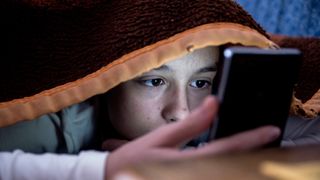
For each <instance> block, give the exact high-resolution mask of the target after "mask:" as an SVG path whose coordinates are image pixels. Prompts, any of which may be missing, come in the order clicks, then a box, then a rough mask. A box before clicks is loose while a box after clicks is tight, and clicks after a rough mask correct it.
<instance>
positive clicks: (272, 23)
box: [236, 0, 320, 37]
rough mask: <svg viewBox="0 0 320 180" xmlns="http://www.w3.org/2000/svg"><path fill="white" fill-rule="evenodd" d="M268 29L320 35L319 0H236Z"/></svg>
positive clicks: (289, 33)
mask: <svg viewBox="0 0 320 180" xmlns="http://www.w3.org/2000/svg"><path fill="white" fill-rule="evenodd" d="M236 1H237V2H238V3H239V4H240V5H242V6H243V8H244V9H246V10H247V11H248V12H249V13H250V14H251V15H252V16H253V17H254V19H255V20H256V21H257V22H258V23H260V24H261V25H262V27H263V28H264V29H266V31H268V32H270V33H274V34H283V35H289V36H309V37H310V36H316V37H320V21H319V19H320V11H319V9H320V1H318V0H307V1H306V0H268V1H265V0H236Z"/></svg>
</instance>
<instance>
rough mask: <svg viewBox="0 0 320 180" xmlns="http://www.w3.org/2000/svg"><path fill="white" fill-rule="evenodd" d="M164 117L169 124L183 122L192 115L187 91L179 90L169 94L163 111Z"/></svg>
mask: <svg viewBox="0 0 320 180" xmlns="http://www.w3.org/2000/svg"><path fill="white" fill-rule="evenodd" d="M161 114H162V117H163V118H164V119H165V120H166V122H167V123H171V122H176V121H180V120H183V119H184V118H185V117H186V116H188V115H189V114H190V108H189V103H188V94H187V90H186V89H177V90H175V91H173V92H172V93H169V94H168V96H167V97H166V103H165V104H164V107H163V109H162V113H161Z"/></svg>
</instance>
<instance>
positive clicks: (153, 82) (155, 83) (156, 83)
mask: <svg viewBox="0 0 320 180" xmlns="http://www.w3.org/2000/svg"><path fill="white" fill-rule="evenodd" d="M141 82H142V83H143V84H144V85H146V86H149V87H157V86H161V85H164V83H165V82H164V80H163V79H160V78H155V79H147V80H141Z"/></svg>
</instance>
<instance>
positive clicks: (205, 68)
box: [196, 66, 217, 73]
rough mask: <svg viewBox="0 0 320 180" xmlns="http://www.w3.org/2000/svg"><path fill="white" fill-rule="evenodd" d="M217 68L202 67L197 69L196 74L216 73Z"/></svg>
mask: <svg viewBox="0 0 320 180" xmlns="http://www.w3.org/2000/svg"><path fill="white" fill-rule="evenodd" d="M216 71H217V66H210V67H204V68H201V69H199V70H198V71H197V72H196V73H205V72H216Z"/></svg>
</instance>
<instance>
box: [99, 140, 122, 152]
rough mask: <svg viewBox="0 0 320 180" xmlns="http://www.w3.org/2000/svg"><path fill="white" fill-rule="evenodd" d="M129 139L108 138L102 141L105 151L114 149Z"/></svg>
mask: <svg viewBox="0 0 320 180" xmlns="http://www.w3.org/2000/svg"><path fill="white" fill-rule="evenodd" d="M127 142H128V141H127V140H121V139H108V140H106V141H104V142H103V143H102V150H105V151H113V150H115V149H117V148H119V147H120V146H122V145H124V144H126V143H127Z"/></svg>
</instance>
